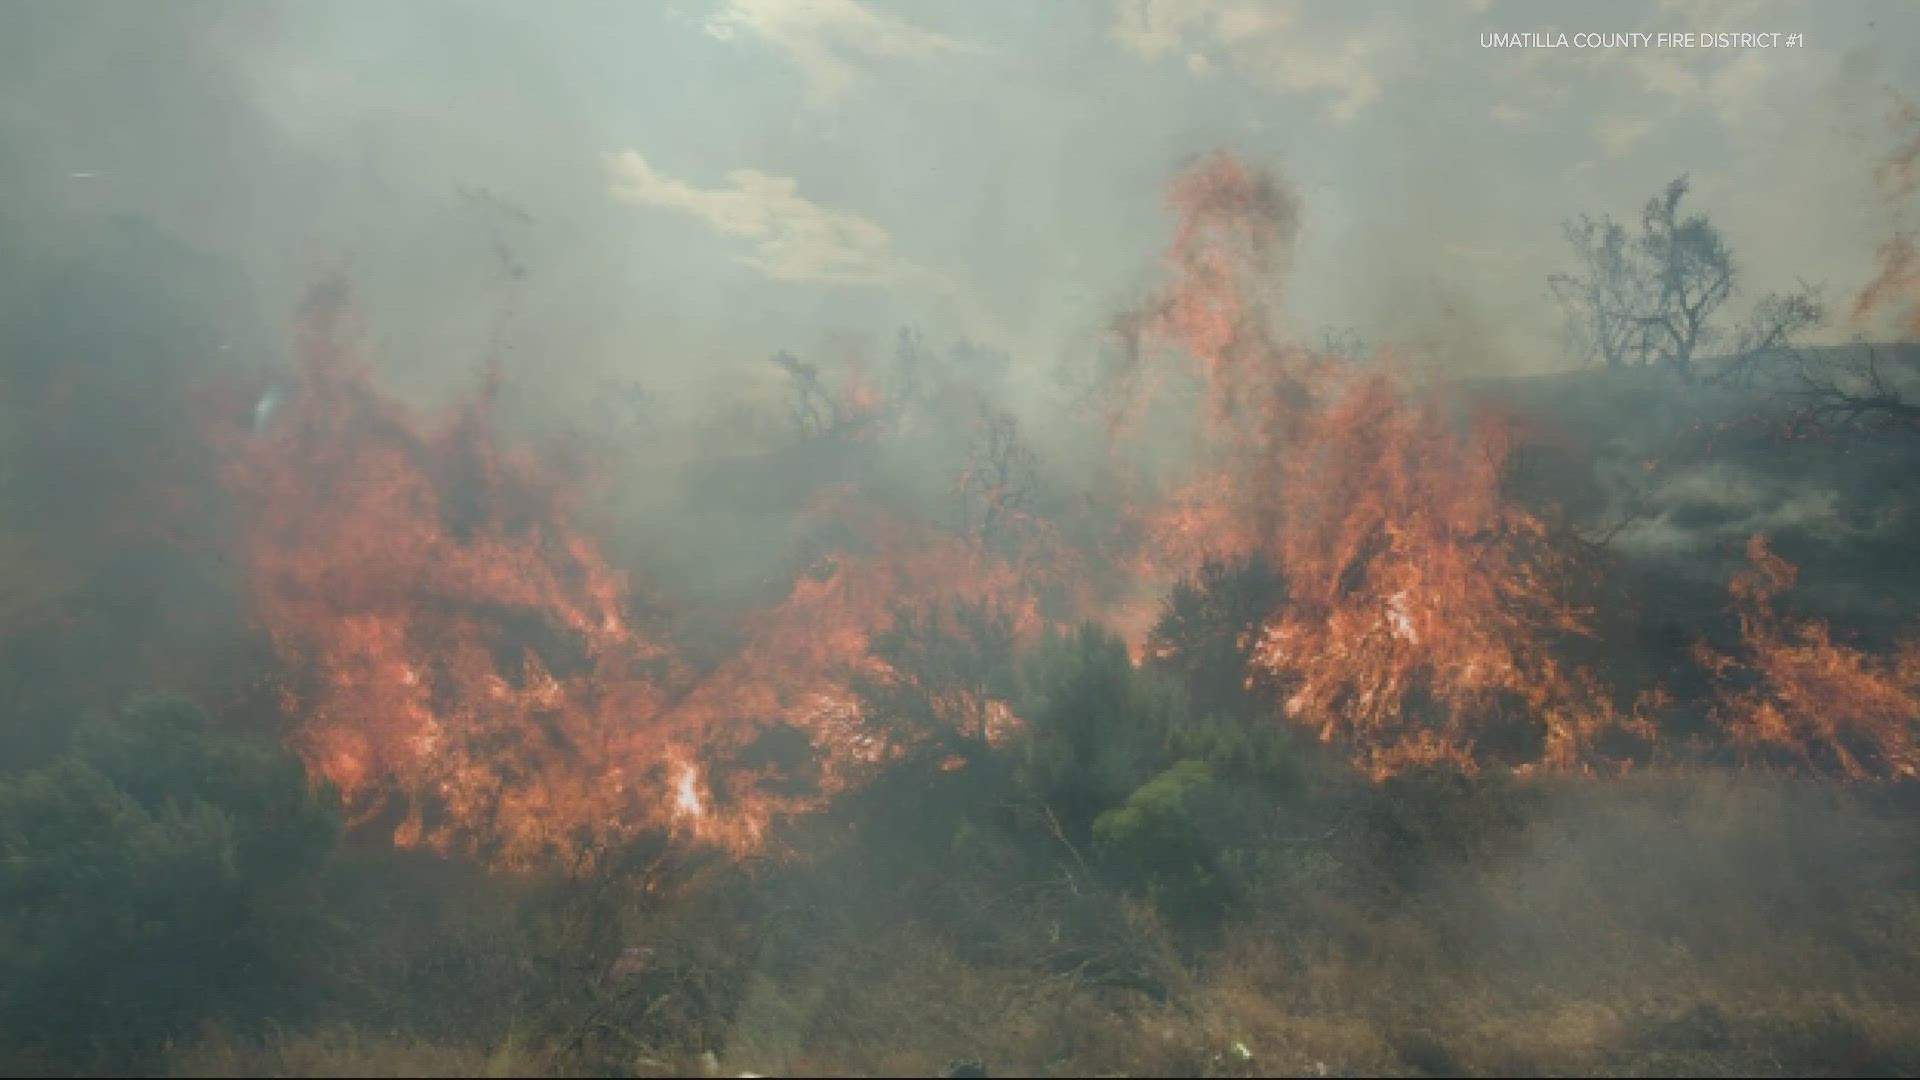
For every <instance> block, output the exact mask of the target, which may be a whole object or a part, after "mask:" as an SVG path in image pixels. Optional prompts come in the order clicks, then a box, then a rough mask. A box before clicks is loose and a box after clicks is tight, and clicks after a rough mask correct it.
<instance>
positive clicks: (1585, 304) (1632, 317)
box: [1547, 214, 1651, 368]
mask: <svg viewBox="0 0 1920 1080" xmlns="http://www.w3.org/2000/svg"><path fill="white" fill-rule="evenodd" d="M1562 229H1563V231H1564V232H1565V233H1566V237H1567V243H1568V244H1570V245H1572V246H1573V250H1574V252H1575V254H1576V256H1577V257H1578V259H1579V261H1580V269H1579V271H1578V272H1576V273H1572V274H1555V275H1553V276H1552V277H1550V278H1548V279H1547V284H1548V286H1549V287H1550V288H1551V289H1552V290H1553V295H1554V297H1555V298H1556V299H1558V300H1559V301H1560V302H1561V303H1562V304H1564V305H1566V307H1567V310H1568V315H1569V318H1568V331H1569V336H1570V338H1571V342H1572V345H1573V348H1574V351H1575V352H1577V353H1578V354H1579V355H1580V356H1581V357H1582V358H1583V359H1588V360H1599V361H1601V362H1603V363H1605V364H1606V365H1607V366H1608V367H1610V368H1621V367H1626V366H1627V365H1628V364H1635V363H1645V362H1646V359H1647V354H1648V351H1649V343H1650V341H1651V338H1650V336H1649V329H1650V325H1651V324H1650V323H1649V322H1648V321H1647V320H1646V319H1645V318H1644V313H1645V310H1644V309H1645V307H1646V304H1645V297H1644V295H1643V294H1644V292H1645V283H1644V280H1643V275H1642V274H1641V272H1640V267H1639V266H1637V265H1636V260H1635V252H1634V248H1633V243H1632V241H1631V240H1630V239H1629V237H1628V236H1627V229H1626V226H1624V225H1621V224H1620V223H1619V222H1617V221H1615V220H1613V218H1611V217H1602V218H1600V219H1599V220H1598V221H1595V220H1594V219H1593V218H1590V217H1587V216H1586V215H1584V214H1583V215H1581V217H1580V220H1579V221H1578V222H1573V221H1569V222H1567V223H1566V224H1565V225H1563V226H1562Z"/></svg>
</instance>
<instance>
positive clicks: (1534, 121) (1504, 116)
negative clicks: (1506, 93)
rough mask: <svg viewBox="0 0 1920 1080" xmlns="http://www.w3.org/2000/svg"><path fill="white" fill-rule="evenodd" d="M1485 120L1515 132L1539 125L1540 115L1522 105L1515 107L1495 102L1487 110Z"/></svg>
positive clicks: (1502, 102)
mask: <svg viewBox="0 0 1920 1080" xmlns="http://www.w3.org/2000/svg"><path fill="white" fill-rule="evenodd" d="M1487 119H1489V120H1491V121H1493V122H1494V123H1496V124H1499V125H1500V126H1501V127H1504V128H1514V129H1516V130H1519V129H1526V128H1531V127H1536V126H1538V124H1539V123H1540V114H1539V113H1537V112H1535V111H1533V110H1532V109H1529V108H1527V107H1526V106H1524V105H1515V104H1514V103H1513V102H1510V101H1501V102H1496V103H1495V104H1494V106H1493V108H1491V109H1489V110H1487Z"/></svg>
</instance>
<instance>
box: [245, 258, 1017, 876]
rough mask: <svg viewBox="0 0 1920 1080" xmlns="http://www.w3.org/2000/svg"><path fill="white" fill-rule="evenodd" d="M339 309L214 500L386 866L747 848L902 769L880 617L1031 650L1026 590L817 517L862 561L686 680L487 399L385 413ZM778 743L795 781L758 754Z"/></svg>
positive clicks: (880, 519)
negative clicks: (790, 820) (666, 843)
mask: <svg viewBox="0 0 1920 1080" xmlns="http://www.w3.org/2000/svg"><path fill="white" fill-rule="evenodd" d="M346 311H347V307H346V303H345V298H344V294H343V292H342V291H341V290H340V289H338V288H337V287H334V288H328V289H322V290H318V291H316V293H315V295H314V297H313V299H312V301H311V302H310V304H309V306H308V309H307V311H306V312H305V314H304V317H303V320H302V331H301V334H300V336H299V341H298V344H299V353H300V360H301V376H302V380H301V383H300V385H299V387H298V389H297V390H295V391H294V392H293V393H292V394H291V395H289V396H288V398H287V400H286V401H285V402H284V403H283V404H282V406H281V408H280V410H279V415H278V416H277V418H276V424H275V425H274V426H273V428H272V429H271V431H270V432H267V433H265V434H255V433H252V432H248V433H246V434H240V433H233V434H232V439H233V442H234V443H235V447H236V454H235V456H234V461H235V464H234V466H233V468H232V475H231V477H230V481H231V484H232V486H233V487H234V488H235V490H236V491H237V492H238V493H239V494H240V495H241V496H242V497H243V499H244V501H245V502H246V504H247V506H248V508H249V510H250V514H249V517H248V524H247V528H246V534H245V543H246V551H247V560H248V571H249V580H250V582H251V586H252V591H253V595H254V602H255V608H256V612H257V615H258V617H259V618H260V620H261V621H262V623H263V624H264V625H265V627H266V629H267V630H268V632H269V633H270V635H271V637H272V641H273V643H274V646H275V648H276V650H277V652H278V653H279V655H280V658H281V660H282V662H283V664H284V667H285V668H286V670H287V671H288V672H289V673H290V682H289V683H288V684H287V686H286V687H285V690H284V694H283V699H284V700H283V704H284V707H285V711H286V712H287V715H288V716H289V717H291V718H292V719H293V721H294V723H295V730H294V733H293V735H292V741H293V744H294V745H295V747H296V748H297V749H298V750H299V752H300V753H301V755H302V756H303V758H304V759H305V760H306V762H307V764H308V767H309V769H310V770H311V772H312V773H313V774H314V775H315V776H316V778H319V779H323V780H325V781H327V782H329V783H331V784H333V785H334V786H336V787H337V788H338V789H339V790H340V792H341V794H342V796H343V798H344V800H345V802H346V804H347V805H348V807H349V808H350V809H351V810H352V811H353V812H354V814H355V816H356V818H357V819H358V820H359V822H360V823H361V824H362V825H365V826H370V827H371V826H375V825H379V824H382V823H384V824H386V825H390V827H391V828H392V833H393V836H394V839H395V841H396V842H397V843H399V844H401V845H402V846H414V845H422V846H427V847H431V848H434V849H436V850H441V851H461V852H468V853H473V854H477V855H479V856H481V857H483V858H485V859H487V860H489V861H491V862H493V863H495V864H497V865H501V866H506V867H531V866H539V865H554V864H562V865H590V864H591V862H592V860H593V859H594V858H595V857H596V856H597V854H598V853H600V852H602V851H604V850H606V849H607V848H608V847H609V846H611V845H615V844H618V843H620V842H622V841H624V840H626V839H629V838H631V837H634V836H637V835H640V834H643V833H648V832H655V833H660V834H663V835H675V836H687V837H691V838H693V839H694V840H696V841H698V842H701V843H706V844H711V845H714V846H718V847H722V848H725V849H727V850H730V851H733V852H735V853H747V852H750V851H754V850H758V849H759V848H760V847H761V846H762V845H763V843H764V842H765V839H766V836H767V833H768V829H769V826H770V825H771V823H772V822H773V821H775V820H776V819H778V818H780V817H783V816H787V815H791V814H794V813H798V812H801V811H803V810H806V809H809V808H812V807H814V806H817V805H818V804H819V802H820V801H821V800H822V799H825V798H827V797H830V796H831V795H832V794H833V793H835V792H836V791H839V790H841V789H843V788H844V787H845V786H846V785H847V784H848V783H850V782H852V781H853V780H854V779H855V778H856V777H857V776H858V775H859V774H860V773H861V771H862V770H864V769H868V768H870V767H873V766H877V765H880V764H882V763H885V762H887V761H890V760H893V759H895V758H897V757H898V756H899V755H900V754H901V753H903V752H904V749H905V748H904V747H902V746H898V745H893V744H891V743H889V742H888V741H887V740H888V738H889V737H891V736H889V735H886V734H883V733H882V732H880V731H878V730H876V729H874V728H873V727H872V726H870V725H868V724H866V723H865V718H864V717H863V716H862V715H861V709H860V705H859V700H858V697H857V695H856V694H855V693H854V690H853V685H854V681H855V680H856V679H859V678H893V679H900V678H906V677H907V676H905V675H903V674H902V673H898V672H892V671H890V670H888V669H887V667H886V665H885V664H884V663H882V662H881V661H879V660H878V659H876V658H875V657H873V656H872V655H871V651H870V650H871V644H872V641H873V639H874V636H875V635H876V634H879V633H882V632H884V631H885V630H886V629H887V628H888V627H889V626H890V625H891V622H892V620H893V619H894V617H895V615H896V613H897V612H898V611H899V610H902V609H903V608H916V607H918V608H927V609H932V608H935V607H938V606H939V605H941V604H945V603H950V602H961V603H976V604H985V605H991V606H994V607H995V608H996V609H999V610H1005V611H1007V612H1010V613H1011V614H1012V615H1013V617H1014V619H1015V622H1016V625H1017V626H1018V627H1019V628H1020V632H1021V633H1023V634H1029V635H1030V634H1032V633H1034V632H1036V631H1037V628H1038V623H1037V621H1036V620H1037V608H1036V607H1035V605H1034V603H1033V601H1032V599H1031V597H1032V595H1033V593H1034V590H1033V588H1032V585H1031V583H1030V582H1029V581H1028V580H1027V578H1026V576H1025V574H1026V568H1023V567H1020V566H1016V565H1014V564H1012V563H1009V562H1007V561H1006V560H1005V559H1002V558H1000V557H998V556H995V555H992V554H990V553H988V552H987V551H986V550H985V548H984V545H983V544H981V543H979V542H974V541H968V540H966V539H963V538H960V537H957V536H953V535H950V534H942V533H939V532H937V531H935V530H930V529H919V528H915V527H913V526H910V525H907V524H905V523H899V522H895V521H893V520H891V519H889V518H888V517H887V516H886V515H883V514H879V513H877V512H866V511H862V510H860V509H859V507H858V506H857V502H856V501H854V500H850V499H842V500H839V501H836V502H834V503H833V505H832V506H831V507H829V508H827V509H826V511H825V512H827V513H829V514H831V515H832V516H833V517H834V519H835V520H836V521H839V522H842V523H849V522H851V523H854V524H856V525H857V527H858V531H859V533H860V534H861V536H862V539H863V540H864V542H865V546H866V547H867V548H868V549H869V550H866V551H863V552H860V553H857V554H852V553H841V554H840V555H838V556H837V557H836V558H835V559H834V560H833V565H832V566H831V567H830V568H829V569H828V571H827V572H826V573H824V574H821V575H817V576H807V577H803V578H802V580H800V581H799V582H798V583H797V584H796V585H795V587H794V589H793V592H792V593H791V595H790V596H789V597H788V598H787V600H786V601H785V602H783V603H782V604H780V605H778V606H776V607H775V608H774V609H772V610H770V611H764V612H757V613H754V614H753V615H752V616H751V617H750V619H749V620H748V633H747V643H746V645H745V646H744V647H743V648H742V649H741V651H740V652H739V653H738V654H737V655H736V656H734V657H733V658H731V659H729V660H726V661H724V662H722V663H720V664H719V665H718V666H717V667H714V668H712V669H710V670H707V671H704V672H702V671H697V670H695V668H694V667H693V666H692V665H691V664H689V663H688V662H687V661H686V660H685V659H684V658H683V657H682V656H681V654H680V652H679V650H677V649H676V648H675V646H674V644H673V642H672V641H671V639H670V637H669V636H668V634H667V633H666V632H665V629H664V628H663V627H662V626H660V625H658V623H657V620H653V621H646V620H636V619H634V618H633V617H632V615H631V613H630V612H629V610H628V605H629V600H628V595H629V586H628V583H627V582H626V581H625V580H624V579H623V577H622V576H621V575H620V574H618V573H615V572H614V571H612V570H611V569H610V568H609V567H608V565H607V564H606V562H605V560H604V559H603V557H602V556H601V554H600V552H599V550H598V548H597V547H596V545H595V544H594V543H593V542H592V541H590V540H589V539H587V538H586V537H585V536H584V535H582V534H581V533H579V532H578V531H576V530H575V529H574V527H573V526H572V525H571V524H570V511H571V506H570V503H569V499H568V493H569V491H570V490H571V488H572V486H571V485H570V484H569V483H567V482H566V481H567V478H566V477H563V476H560V475H557V474H556V473H555V472H554V471H552V470H551V469H548V468H546V467H544V466H543V464H542V462H541V460H540V459H539V458H538V457H537V456H536V455H534V454H532V453H530V452H528V451H525V450H520V449H512V448H508V447H504V446H502V445H501V444H500V443H499V441H498V440H497V438H496V436H495V434H494V429H493V424H492V422H491V418H490V414H489V406H490V397H491V386H490V385H489V386H487V387H483V391H482V394H481V395H480V397H479V398H478V399H477V400H475V401H473V402H470V403H468V404H467V405H466V406H464V407H462V408H460V409H458V410H456V411H455V412H454V413H453V415H452V417H451V419H450V420H448V421H446V422H444V423H441V424H438V425H434V424H430V423H427V422H424V421H423V420H421V419H420V418H419V417H417V416H415V415H414V414H413V413H412V412H411V411H409V410H408V409H406V408H404V407H402V406H400V405H399V404H397V403H395V402H393V401H392V400H390V399H388V398H386V397H385V396H383V395H382V394H381V393H380V392H379V390H378V389H377V388H376V386H375V385H374V382H373V379H372V376H371V372H370V369H369V367H368V365H367V364H366V363H365V361H364V360H363V359H362V358H361V357H360V356H359V355H357V353H356V352H355V351H354V349H353V348H352V347H351V346H350V345H349V344H348V340H347V339H348V335H347V334H346V332H345V330H344V328H343V319H344V317H345V313H346ZM994 707H997V708H998V709H1000V710H1001V711H1002V712H1004V704H997V705H996V703H987V702H978V703H974V705H973V706H972V708H971V709H970V712H971V719H970V720H968V721H967V722H968V723H972V724H973V725H975V726H976V727H984V726H986V725H988V724H989V723H990V722H991V721H990V717H991V716H992V715H998V714H994V713H992V712H991V709H992V708H994ZM1001 720H1002V722H1001V723H1000V726H1001V727H1005V726H1006V723H1005V722H1004V721H1005V718H1004V717H1002V718H1001ZM956 722H958V720H957V718H956ZM775 729H790V730H794V731H797V732H799V733H800V734H801V735H802V736H803V742H804V745H805V747H806V751H807V758H808V759H807V760H795V759H794V758H793V755H786V756H784V757H783V756H781V755H777V754H772V755H770V754H769V753H767V752H766V748H765V746H764V745H762V744H763V743H764V741H765V738H766V736H767V735H768V733H769V732H770V731H773V730H775Z"/></svg>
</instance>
